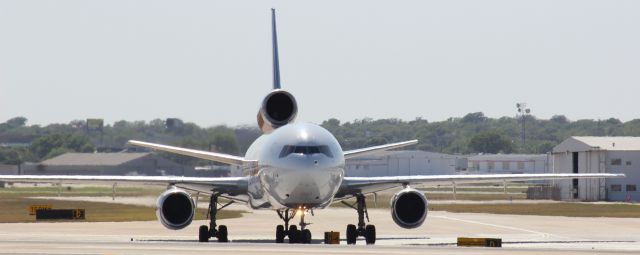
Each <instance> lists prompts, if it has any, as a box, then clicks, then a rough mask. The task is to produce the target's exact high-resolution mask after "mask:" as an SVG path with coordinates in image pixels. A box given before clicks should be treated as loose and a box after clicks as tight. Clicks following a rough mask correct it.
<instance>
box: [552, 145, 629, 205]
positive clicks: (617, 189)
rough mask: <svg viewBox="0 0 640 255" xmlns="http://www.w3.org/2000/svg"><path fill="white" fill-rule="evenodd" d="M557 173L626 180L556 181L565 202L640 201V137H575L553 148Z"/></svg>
mask: <svg viewBox="0 0 640 255" xmlns="http://www.w3.org/2000/svg"><path fill="white" fill-rule="evenodd" d="M552 155H553V160H552V171H553V172H556V173H624V174H626V176H627V177H626V178H614V179H582V180H578V179H574V180H567V181H556V182H555V183H556V185H558V186H559V187H560V195H561V198H562V199H580V200H587V201H595V200H611V201H640V192H639V191H638V186H639V185H640V170H639V169H638V166H640V137H591V136H573V137H570V138H568V139H566V140H564V141H563V142H562V143H560V144H558V145H557V146H556V147H554V148H553V154H552Z"/></svg>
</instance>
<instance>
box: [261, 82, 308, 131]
mask: <svg viewBox="0 0 640 255" xmlns="http://www.w3.org/2000/svg"><path fill="white" fill-rule="evenodd" d="M297 114H298V104H297V103H296V99H295V98H294V97H293V95H291V93H289V92H287V91H285V90H282V89H276V90H274V91H272V92H271V93H269V94H268V95H267V96H266V97H265V98H264V100H262V106H261V107H260V111H258V126H259V127H260V130H262V132H263V133H265V134H266V133H269V132H271V131H273V130H274V129H276V128H279V127H282V126H284V125H286V124H288V123H290V122H292V121H294V120H295V118H296V115H297Z"/></svg>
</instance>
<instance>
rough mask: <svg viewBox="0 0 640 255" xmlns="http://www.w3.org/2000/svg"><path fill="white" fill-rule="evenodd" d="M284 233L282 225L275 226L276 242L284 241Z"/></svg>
mask: <svg viewBox="0 0 640 255" xmlns="http://www.w3.org/2000/svg"><path fill="white" fill-rule="evenodd" d="M285 236H286V233H285V232H284V226H282V225H278V226H277V227H276V243H284V237H285Z"/></svg>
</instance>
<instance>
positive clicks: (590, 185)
mask: <svg viewBox="0 0 640 255" xmlns="http://www.w3.org/2000/svg"><path fill="white" fill-rule="evenodd" d="M638 165H640V137H578V136H576V137H570V138H568V139H566V140H565V141H563V142H562V143H560V144H559V145H557V146H556V147H555V148H554V149H553V151H552V152H550V153H548V154H480V155H451V154H444V153H434V152H426V151H415V150H414V151H411V150H410V151H387V152H382V153H380V154H377V155H367V156H362V157H356V158H353V159H349V160H347V161H346V162H345V171H346V173H347V175H348V176H363V177H366V176H370V177H371V176H400V175H436V174H444V175H449V174H450V175H455V174H523V173H530V174H533V173H535V174H541V173H624V174H626V176H627V177H626V178H622V179H605V180H598V179H595V180H566V181H537V182H534V183H538V184H548V185H550V186H552V187H554V188H556V189H559V194H560V195H559V196H558V197H553V199H561V200H581V201H640V192H639V191H638V190H637V187H638V186H639V185H640V173H639V172H638V171H637V170H636V166H638ZM0 174H45V175H46V174H48V175H53V174H67V175H177V176H201V177H203V176H212V177H214V176H242V171H241V168H240V167H238V166H228V165H211V166H203V167H195V168H194V167H190V166H185V165H181V164H178V163H175V162H172V161H170V160H167V159H164V158H162V157H160V156H158V155H156V154H153V153H148V152H145V153H140V152H119V153H66V154H63V155H60V156H58V157H55V158H52V159H48V160H45V161H43V162H40V163H25V164H23V165H21V166H20V167H18V166H9V165H0ZM551 198H552V197H549V199H551Z"/></svg>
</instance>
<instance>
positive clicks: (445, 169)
mask: <svg viewBox="0 0 640 255" xmlns="http://www.w3.org/2000/svg"><path fill="white" fill-rule="evenodd" d="M466 169H467V158H466V157H465V156H461V155H449V154H443V153H434V152H426V151H387V152H381V153H379V154H376V155H373V156H362V157H357V158H353V159H348V160H347V161H346V162H345V172H346V175H347V176H394V175H432V174H456V173H457V172H459V171H465V170H466Z"/></svg>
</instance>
